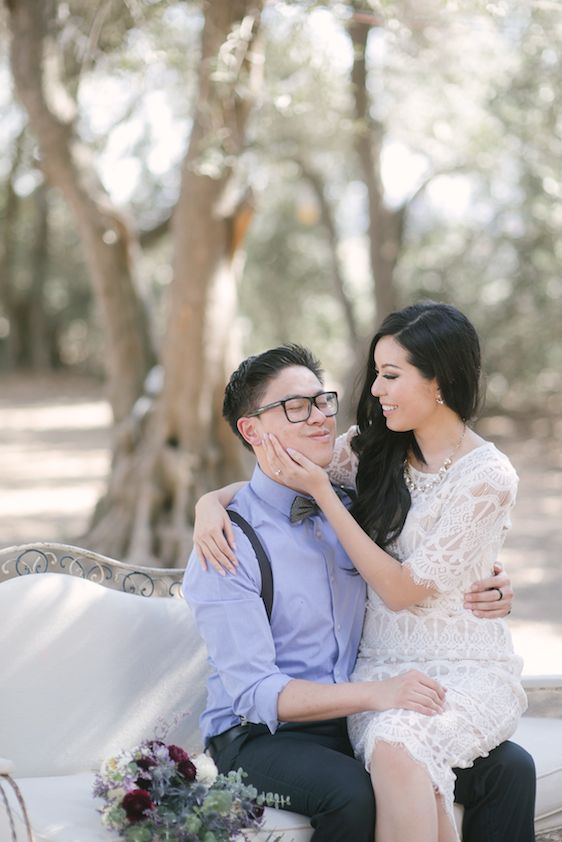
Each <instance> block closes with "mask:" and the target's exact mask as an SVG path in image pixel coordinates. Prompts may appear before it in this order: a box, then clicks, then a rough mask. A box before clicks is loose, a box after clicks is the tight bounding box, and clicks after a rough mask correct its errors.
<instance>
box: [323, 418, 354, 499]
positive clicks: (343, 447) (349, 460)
mask: <svg viewBox="0 0 562 842" xmlns="http://www.w3.org/2000/svg"><path fill="white" fill-rule="evenodd" d="M356 435H357V427H356V425H355V424H353V425H352V426H351V427H350V428H349V430H348V431H347V433H343V435H341V436H338V437H337V439H336V443H335V446H334V455H333V456H332V461H331V462H330V464H329V465H328V476H329V477H330V479H331V481H332V482H333V483H335V484H336V485H345V486H347V487H348V488H355V477H356V476H357V456H356V454H355V453H354V452H353V450H352V449H351V442H352V440H353V438H354V437H355V436H356Z"/></svg>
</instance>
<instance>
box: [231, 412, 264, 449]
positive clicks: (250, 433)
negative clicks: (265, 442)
mask: <svg viewBox="0 0 562 842" xmlns="http://www.w3.org/2000/svg"><path fill="white" fill-rule="evenodd" d="M236 426H237V427H238V432H239V433H240V435H241V436H242V438H243V439H244V441H247V442H248V444H250V445H251V446H252V447H259V446H260V444H261V440H262V434H261V431H260V430H259V429H258V425H257V422H256V419H255V418H246V417H242V418H239V419H238V421H237V422H236Z"/></svg>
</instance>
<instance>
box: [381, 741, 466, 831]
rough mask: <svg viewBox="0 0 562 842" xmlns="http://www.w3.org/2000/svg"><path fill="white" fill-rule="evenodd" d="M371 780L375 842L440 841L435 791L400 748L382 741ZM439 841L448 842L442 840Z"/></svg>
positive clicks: (426, 776)
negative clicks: (375, 810) (374, 808)
mask: <svg viewBox="0 0 562 842" xmlns="http://www.w3.org/2000/svg"><path fill="white" fill-rule="evenodd" d="M371 779H372V781H373V789H374V791H375V800H376V803H377V820H376V828H375V840H376V842H405V840H415V842H437V840H438V832H439V830H438V828H439V825H438V811H437V802H436V798H435V791H434V789H433V784H432V782H431V779H430V777H429V775H428V773H427V771H426V770H425V769H424V767H423V766H422V765H420V764H419V763H417V762H416V761H415V760H414V759H413V758H412V757H411V756H410V755H409V754H408V752H407V751H406V750H405V749H404V748H402V747H401V746H397V745H393V744H391V743H386V742H383V741H379V742H377V743H376V744H375V748H374V750H373V756H372V759H371ZM445 818H446V817H445ZM449 827H450V822H449ZM452 839H454V837H452ZM439 842H449V840H448V839H447V838H446V837H443V840H441V838H440V837H439Z"/></svg>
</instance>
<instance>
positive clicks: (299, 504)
mask: <svg viewBox="0 0 562 842" xmlns="http://www.w3.org/2000/svg"><path fill="white" fill-rule="evenodd" d="M319 514H320V507H319V506H318V504H317V503H316V501H315V500H313V499H312V497H302V496H301V495H300V494H297V496H296V497H295V499H294V500H293V502H292V504H291V512H290V514H289V520H290V521H291V523H300V522H301V520H304V519H305V518H307V517H312V516H313V515H319Z"/></svg>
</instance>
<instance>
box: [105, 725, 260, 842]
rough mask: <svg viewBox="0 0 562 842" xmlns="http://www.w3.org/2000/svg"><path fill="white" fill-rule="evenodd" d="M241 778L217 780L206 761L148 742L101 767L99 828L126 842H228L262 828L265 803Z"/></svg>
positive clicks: (234, 774) (231, 776) (238, 775)
mask: <svg viewBox="0 0 562 842" xmlns="http://www.w3.org/2000/svg"><path fill="white" fill-rule="evenodd" d="M242 777H243V772H242V770H241V769H239V770H238V772H230V773H229V774H228V775H219V774H218V773H217V770H216V767H215V765H214V763H213V761H212V760H211V759H210V758H208V757H207V756H206V755H199V756H198V757H190V756H189V755H188V754H187V752H186V751H184V750H183V749H182V748H180V747H179V746H176V745H166V744H165V743H164V742H161V741H160V740H147V741H145V742H143V743H141V744H140V745H139V746H138V747H137V748H134V749H131V750H130V751H122V752H120V753H119V754H118V755H116V756H115V757H111V758H109V759H108V760H106V761H104V763H103V765H102V767H101V770H100V772H99V774H98V775H96V779H95V782H94V796H96V797H98V798H101V799H102V800H103V802H104V804H103V806H102V808H101V810H100V812H101V820H102V823H103V824H104V825H105V827H107V828H108V829H110V830H115V831H117V832H118V833H119V835H120V836H121V837H123V839H125V840H127V842H196V840H197V842H199V840H203V842H228V840H232V839H236V838H240V839H244V834H243V830H244V829H250V828H258V827H260V825H261V823H262V816H263V810H264V807H263V805H264V804H265V802H266V800H267V799H266V797H265V796H261V795H258V792H257V790H256V789H255V788H254V787H253V786H248V785H246V784H244V783H243V782H242ZM274 800H275V799H274Z"/></svg>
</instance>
